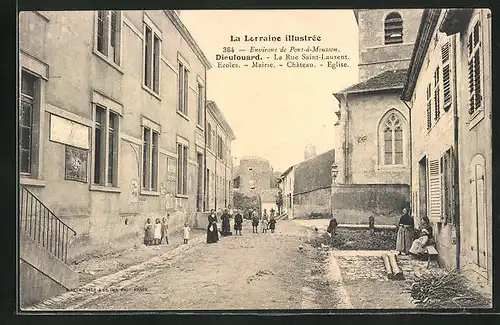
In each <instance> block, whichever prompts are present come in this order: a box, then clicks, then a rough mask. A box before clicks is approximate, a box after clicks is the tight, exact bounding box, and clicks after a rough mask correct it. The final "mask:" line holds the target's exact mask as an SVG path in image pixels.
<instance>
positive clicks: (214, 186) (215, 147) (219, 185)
mask: <svg viewBox="0 0 500 325" xmlns="http://www.w3.org/2000/svg"><path fill="white" fill-rule="evenodd" d="M207 112H208V114H207V155H206V157H207V163H206V166H207V168H206V179H207V192H206V200H205V202H206V204H207V206H206V208H205V210H206V211H209V210H210V209H215V210H216V211H220V210H223V209H224V208H227V207H228V206H229V205H231V201H232V200H231V199H232V194H231V193H232V184H231V179H232V167H233V164H232V161H233V159H232V158H231V142H232V141H233V140H235V136H234V133H233V130H232V129H231V127H230V126H229V123H228V122H227V121H226V119H225V118H224V115H223V114H222V112H221V110H220V109H219V107H218V106H217V104H216V103H215V102H214V101H210V100H209V101H207ZM208 135H210V136H208Z"/></svg>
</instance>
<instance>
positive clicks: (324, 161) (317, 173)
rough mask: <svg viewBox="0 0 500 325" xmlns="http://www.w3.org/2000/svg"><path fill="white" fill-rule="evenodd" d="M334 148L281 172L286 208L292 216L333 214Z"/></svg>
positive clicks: (304, 216)
mask: <svg viewBox="0 0 500 325" xmlns="http://www.w3.org/2000/svg"><path fill="white" fill-rule="evenodd" d="M334 162H335V150H334V149H332V150H330V151H327V152H325V153H322V154H320V155H317V156H313V157H312V158H310V159H307V160H304V161H303V162H301V163H298V164H296V165H294V166H291V167H290V168H288V169H287V171H286V172H285V173H283V174H282V175H281V178H280V184H281V190H282V194H283V211H284V212H285V213H287V214H288V216H289V217H290V218H306V217H308V216H309V215H311V214H312V213H322V214H329V213H331V191H332V177H331V170H332V165H333V163H334Z"/></svg>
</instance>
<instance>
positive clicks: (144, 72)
mask: <svg viewBox="0 0 500 325" xmlns="http://www.w3.org/2000/svg"><path fill="white" fill-rule="evenodd" d="M19 41H20V42H19V59H20V61H19V63H20V67H19V75H20V78H19V89H20V115H19V119H20V120H19V127H20V136H19V172H20V183H21V190H20V212H19V214H20V227H21V228H22V229H24V230H25V231H28V225H29V227H30V228H29V232H26V233H27V234H28V235H29V236H31V238H35V240H37V241H38V242H37V243H38V244H40V245H42V246H43V247H45V248H47V249H50V250H51V252H52V253H57V257H59V258H60V259H62V260H64V261H66V260H67V261H71V260H72V259H76V258H78V257H79V256H81V255H82V254H86V253H89V252H90V251H93V250H96V249H100V248H106V249H108V248H109V247H110V245H111V246H113V245H115V244H117V242H119V241H122V242H125V241H126V242H131V243H132V244H133V243H141V241H142V236H143V226H144V223H145V221H146V218H151V219H152V220H153V222H154V220H155V219H156V218H161V217H167V216H169V226H170V231H171V232H175V231H176V230H177V229H180V228H181V227H182V225H183V223H184V222H189V223H191V224H193V223H195V220H196V213H197V212H198V211H202V210H203V206H204V205H205V203H204V201H205V189H204V186H205V179H204V176H205V175H204V172H203V171H204V170H205V157H207V166H210V167H209V168H212V167H211V166H212V163H213V161H214V159H213V155H212V154H213V152H212V149H207V151H208V154H207V155H205V143H206V142H205V133H206V129H205V119H208V120H209V121H215V122H214V123H213V124H212V125H213V126H215V125H217V127H216V128H217V132H219V133H217V135H218V136H224V137H225V139H226V140H224V141H225V144H224V146H223V148H224V149H225V151H224V153H223V157H224V159H226V158H227V157H228V156H229V155H230V149H229V143H230V141H231V139H234V136H233V135H232V132H231V130H230V128H229V126H228V125H227V122H225V120H224V119H223V117H222V113H221V112H220V110H217V109H216V105H215V104H212V105H210V107H208V108H206V105H205V93H206V72H207V70H208V69H210V67H211V66H210V63H209V61H208V60H207V58H206V57H205V55H204V54H203V52H202V51H201V49H200V48H199V47H198V45H197V44H196V42H195V40H194V39H193V37H192V36H191V35H190V33H189V31H188V30H187V29H186V27H185V26H184V25H183V23H182V21H181V20H180V19H179V17H178V15H177V14H176V13H175V12H174V11H171V10H157V11H78V12H76V11H75V12H69V11H66V12H63V11H60V12H55V11H54V12H48V11H43V12H40V11H34V12H21V13H20V15H19ZM49 72H50V73H49ZM206 110H208V113H207V112H206ZM207 115H208V116H207ZM229 160H230V159H229ZM226 165H227V164H226ZM214 170H217V173H219V172H221V173H222V171H224V173H225V174H226V175H227V173H228V171H227V170H228V169H227V168H225V169H224V168H220V169H219V168H218V169H214ZM218 175H219V174H218ZM218 177H219V176H218ZM215 179H219V178H215ZM229 179H231V177H230V176H227V177H225V181H228V180H229ZM222 180H224V178H223V179H222ZM221 186H222V183H221ZM223 187H224V188H229V185H227V186H226V185H225V184H224V186H223ZM37 200H39V201H37ZM220 200H222V201H224V198H222V197H221V198H220ZM29 202H35V203H36V204H38V205H36V206H37V207H39V210H36V211H35V210H29V208H28V204H29ZM42 204H43V206H42ZM206 206H207V207H208V206H211V205H209V204H208V203H207V204H206ZM56 216H57V217H56ZM32 221H34V222H37V225H38V230H36V229H32V228H31V224H32ZM49 221H50V222H49ZM54 224H56V228H54ZM61 230H62V232H61ZM73 231H75V232H76V237H73V236H72V234H73ZM40 233H43V234H44V236H45V235H47V238H44V236H40ZM65 234H66V235H65ZM68 234H70V236H68ZM33 236H34V237H33ZM50 236H53V237H54V238H50V239H51V241H50V244H51V245H52V244H53V243H54V242H53V241H52V239H54V240H55V242H56V243H57V252H55V251H53V250H52V249H53V248H52V246H51V247H48V246H47V241H46V239H47V240H48V239H49V237H50ZM23 238H24V237H23ZM27 240H28V239H27ZM21 246H22V244H21ZM61 250H62V253H63V254H59V253H60V251H61ZM53 265H55V264H53ZM42 271H43V270H42ZM29 274H33V273H29ZM34 281H35V280H34V279H33V278H32V279H31V280H30V283H31V284H33V283H35V282H34ZM49 282H50V281H49ZM40 283H43V281H42V282H40ZM41 286H43V284H42V285H41Z"/></svg>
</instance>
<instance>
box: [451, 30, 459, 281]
mask: <svg viewBox="0 0 500 325" xmlns="http://www.w3.org/2000/svg"><path fill="white" fill-rule="evenodd" d="M456 38H457V35H453V36H452V38H451V48H452V51H451V53H452V56H453V61H452V65H453V68H452V69H453V74H452V75H453V76H454V78H453V90H454V94H455V100H453V131H454V135H453V136H454V138H453V142H454V147H455V150H453V162H454V165H455V168H454V170H453V180H454V182H453V183H454V188H453V195H454V196H455V207H454V212H455V249H456V253H455V254H456V265H457V272H460V189H459V188H458V187H459V184H460V183H459V182H460V179H459V172H458V171H459V168H460V166H459V161H458V150H459V146H458V104H457V100H456V98H457V96H456V94H457V78H456V76H457V64H456V62H457V53H456V44H457V39H456ZM452 94H453V93H452Z"/></svg>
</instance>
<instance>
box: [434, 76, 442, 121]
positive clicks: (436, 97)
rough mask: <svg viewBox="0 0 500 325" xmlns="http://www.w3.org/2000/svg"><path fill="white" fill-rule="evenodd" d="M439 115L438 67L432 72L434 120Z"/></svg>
mask: <svg viewBox="0 0 500 325" xmlns="http://www.w3.org/2000/svg"><path fill="white" fill-rule="evenodd" d="M440 115H441V100H440V96H439V67H437V68H436V71H435V72H434V119H435V120H437V119H439V116H440Z"/></svg>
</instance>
